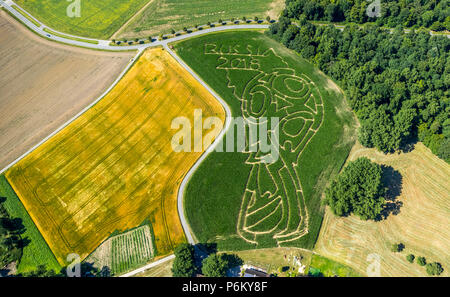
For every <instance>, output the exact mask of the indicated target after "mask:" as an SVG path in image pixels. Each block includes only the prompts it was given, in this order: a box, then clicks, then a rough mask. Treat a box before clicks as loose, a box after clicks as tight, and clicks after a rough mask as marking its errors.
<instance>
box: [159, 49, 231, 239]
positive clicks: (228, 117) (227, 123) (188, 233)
mask: <svg viewBox="0 0 450 297" xmlns="http://www.w3.org/2000/svg"><path fill="white" fill-rule="evenodd" d="M163 46H164V48H165V49H166V50H167V51H168V52H169V53H170V54H171V55H172V57H174V58H175V60H177V62H178V63H180V65H181V66H183V67H184V68H185V69H186V70H187V71H188V72H189V73H190V74H191V75H192V76H193V77H194V78H195V79H196V80H197V81H198V82H199V83H200V84H201V85H202V86H203V87H205V88H206V90H208V92H210V93H211V94H212V95H213V96H214V97H215V98H216V99H217V101H219V103H220V104H221V105H222V107H223V109H224V110H225V115H226V118H225V126H224V128H223V129H222V131H220V133H219V135H218V136H217V137H216V139H215V141H214V142H213V143H212V144H211V145H210V146H209V147H208V148H207V149H206V151H205V152H203V154H202V155H201V156H200V158H199V159H198V160H197V162H195V164H194V165H193V166H192V167H191V169H190V170H189V171H188V173H187V174H186V176H185V177H184V179H183V181H182V182H181V185H180V188H179V189H178V215H179V216H180V220H181V225H182V226H183V229H184V233H185V234H186V239H187V240H188V242H189V243H191V244H195V243H196V242H195V240H194V237H193V236H192V233H191V230H190V228H189V224H188V223H187V221H186V217H185V216H184V211H183V210H184V206H183V203H184V199H183V198H184V190H185V188H186V184H187V183H188V181H189V179H190V178H191V176H192V174H193V173H194V172H195V170H197V168H198V167H199V166H200V164H201V163H202V162H203V160H204V159H205V158H206V157H207V156H208V155H209V154H210V153H211V152H213V151H214V149H215V148H216V146H217V145H218V144H219V143H220V141H221V140H222V138H223V136H224V135H225V131H227V130H228V128H229V127H230V124H231V109H230V107H229V106H228V104H227V103H226V102H225V101H224V100H223V99H222V97H220V96H219V95H218V94H217V93H216V92H214V90H213V89H212V88H211V87H210V86H209V85H208V84H207V83H205V82H204V81H203V80H202V79H201V78H200V77H199V76H198V75H197V73H195V72H194V71H193V70H192V69H191V68H190V67H189V66H188V65H187V64H186V63H184V61H183V60H182V59H181V58H180V57H178V56H177V54H175V52H173V51H172V50H171V49H170V48H169V47H168V46H167V43H166V44H164V45H163Z"/></svg>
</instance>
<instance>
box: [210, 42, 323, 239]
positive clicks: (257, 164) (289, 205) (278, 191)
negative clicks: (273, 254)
mask: <svg viewBox="0 0 450 297" xmlns="http://www.w3.org/2000/svg"><path fill="white" fill-rule="evenodd" d="M219 55H220V57H219V58H218V63H219V66H218V67H217V68H218V69H225V70H226V71H227V77H228V80H229V85H228V86H229V87H232V88H234V95H235V97H236V99H238V100H240V102H241V110H242V115H243V116H244V118H245V119H246V120H247V121H248V123H249V125H252V123H253V121H254V119H261V118H267V119H268V120H270V118H273V117H277V118H279V124H278V131H279V147H278V146H277V149H278V154H279V157H278V158H277V159H274V160H272V162H266V161H263V160H268V159H270V158H267V157H270V156H267V154H265V153H262V152H261V151H256V152H254V151H253V152H252V151H251V150H250V151H248V152H247V153H248V154H249V157H248V158H247V161H246V163H247V164H249V165H251V171H250V175H249V177H248V180H247V186H246V189H245V192H244V193H243V194H242V204H241V209H240V213H239V218H238V225H237V233H238V234H239V236H240V237H241V238H242V239H244V240H245V241H247V242H249V243H252V244H258V243H261V240H264V242H268V241H269V242H273V243H274V244H276V245H278V246H279V245H280V244H282V243H284V242H289V241H293V240H296V239H298V238H300V237H302V236H304V235H305V234H307V233H308V220H309V219H308V209H307V206H306V204H305V197H304V195H303V191H302V185H301V179H300V178H301V175H300V170H299V168H300V166H301V164H299V159H300V156H301V154H302V152H303V151H304V149H305V148H306V147H307V146H308V143H309V142H310V141H311V139H312V138H313V137H314V135H315V133H316V132H317V131H318V130H319V128H320V126H321V124H322V121H323V116H324V107H323V102H322V97H321V95H320V93H319V90H318V88H317V87H316V86H315V84H314V82H313V81H311V80H310V79H309V78H308V77H307V76H305V75H303V74H301V75H297V74H296V73H295V70H294V69H291V68H289V67H288V64H287V63H286V62H285V61H284V60H283V59H282V58H281V57H279V56H277V55H276V54H275V52H274V51H273V50H272V49H269V50H266V51H264V52H263V53H260V50H259V49H258V50H257V51H256V50H252V48H251V47H250V48H249V47H248V46H247V48H246V49H245V51H244V52H242V54H241V53H239V52H237V51H236V50H235V51H232V52H230V53H229V54H227V53H220V54H219ZM269 127H270V125H269ZM267 138H268V139H270V138H271V133H270V131H269V132H268V135H267ZM270 140H272V141H273V139H270ZM249 145H250V144H248V145H247V148H248V147H249ZM301 174H303V175H305V174H307V173H306V172H301Z"/></svg>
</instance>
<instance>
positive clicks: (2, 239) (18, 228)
mask: <svg viewBox="0 0 450 297" xmlns="http://www.w3.org/2000/svg"><path fill="white" fill-rule="evenodd" d="M5 200H6V199H5V198H3V197H0V268H3V267H5V266H6V265H8V264H9V263H11V262H17V261H19V260H20V258H21V256H22V248H23V245H24V242H23V241H22V238H21V237H20V234H21V233H23V231H24V230H25V227H24V226H23V224H22V220H21V219H13V218H11V217H10V215H9V214H8V212H7V211H6V209H5V207H4V205H3V202H4V201H5Z"/></svg>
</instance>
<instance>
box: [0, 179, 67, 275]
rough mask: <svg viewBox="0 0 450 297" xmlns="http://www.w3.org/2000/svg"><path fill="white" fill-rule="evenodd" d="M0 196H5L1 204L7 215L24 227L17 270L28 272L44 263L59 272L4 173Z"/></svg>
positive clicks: (57, 266)
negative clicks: (23, 244)
mask: <svg viewBox="0 0 450 297" xmlns="http://www.w3.org/2000/svg"><path fill="white" fill-rule="evenodd" d="M0 197H4V198H6V201H5V202H4V203H3V205H4V206H5V208H6V210H7V211H8V213H9V215H10V216H11V217H12V218H19V219H21V220H22V224H23V225H24V227H25V232H24V233H23V234H21V237H22V239H24V240H25V242H27V244H26V246H25V247H24V249H23V254H22V258H21V259H20V263H19V265H18V267H17V272H18V273H23V272H30V271H33V270H35V269H36V268H37V266H39V265H45V266H46V267H47V269H53V270H54V271H55V272H59V270H60V269H61V266H60V265H59V264H58V261H56V258H55V256H54V255H53V253H52V251H51V250H50V248H49V246H48V245H47V243H46V242H45V240H44V238H43V237H42V235H41V233H40V232H39V230H38V229H37V227H36V225H35V224H34V223H33V221H32V220H31V217H30V215H29V214H28V212H27V211H26V210H25V207H24V206H23V205H22V202H20V200H19V198H18V197H17V195H16V193H14V190H13V189H12V188H11V186H10V185H9V183H8V181H7V180H6V178H5V176H4V175H0Z"/></svg>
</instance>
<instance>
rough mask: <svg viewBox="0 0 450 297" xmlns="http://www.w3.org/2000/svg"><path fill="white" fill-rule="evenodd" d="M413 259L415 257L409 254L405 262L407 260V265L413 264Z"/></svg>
mask: <svg viewBox="0 0 450 297" xmlns="http://www.w3.org/2000/svg"><path fill="white" fill-rule="evenodd" d="M414 259H415V257H414V255H413V254H409V255H408V256H406V260H407V261H408V262H409V263H414Z"/></svg>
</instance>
